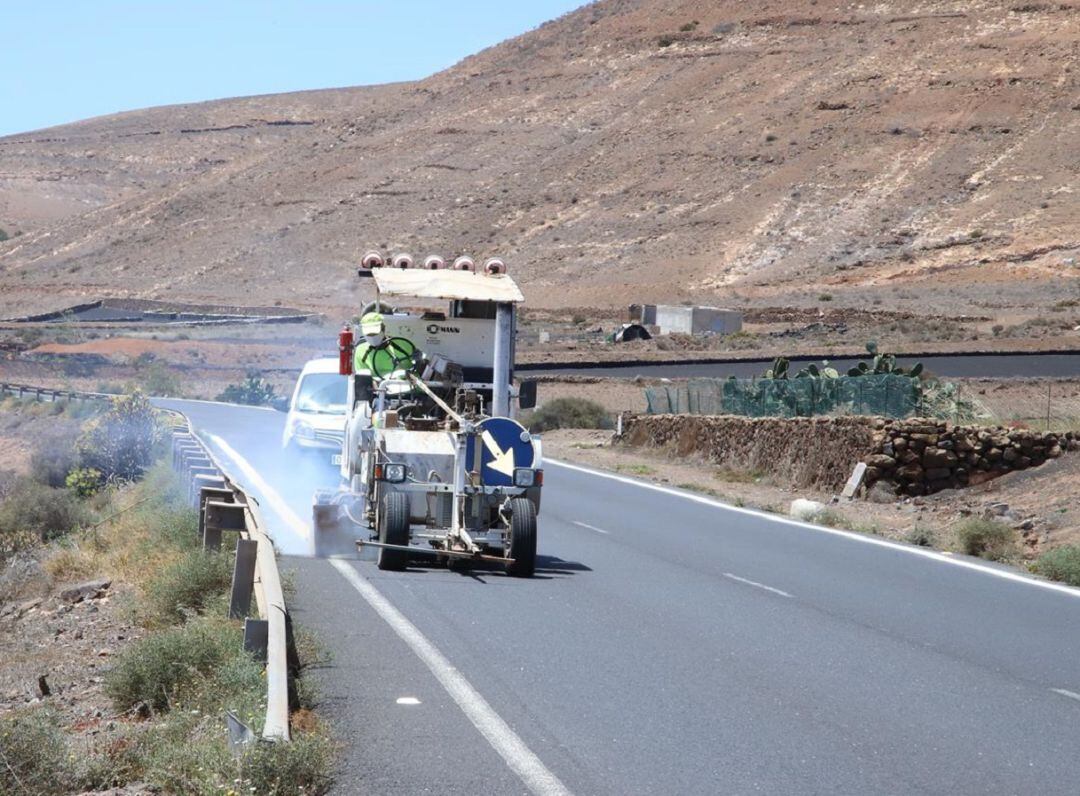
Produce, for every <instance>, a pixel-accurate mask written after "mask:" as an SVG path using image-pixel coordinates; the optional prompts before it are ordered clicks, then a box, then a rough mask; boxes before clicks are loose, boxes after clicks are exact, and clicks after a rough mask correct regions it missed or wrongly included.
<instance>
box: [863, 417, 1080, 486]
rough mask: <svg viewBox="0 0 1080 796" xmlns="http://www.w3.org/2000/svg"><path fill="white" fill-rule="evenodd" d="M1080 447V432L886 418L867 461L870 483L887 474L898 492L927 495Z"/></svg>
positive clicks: (965, 484) (1028, 465)
mask: <svg viewBox="0 0 1080 796" xmlns="http://www.w3.org/2000/svg"><path fill="white" fill-rule="evenodd" d="M1077 448H1080V435H1077V434H1076V433H1075V432H1072V431H1067V432H1062V433H1056V432H1049V433H1046V432H1041V431H1031V430H1029V429H1015V428H1005V427H1003V426H952V425H949V424H947V423H944V422H941V421H938V420H926V419H920V418H913V419H908V420H890V421H884V422H881V423H880V425H879V427H878V428H876V429H875V432H874V452H873V453H872V454H871V455H870V456H867V457H866V458H865V459H864V461H865V462H866V464H867V468H866V478H865V481H866V483H867V484H870V483H873V482H874V481H878V480H883V481H887V482H890V483H892V484H894V485H895V488H896V493H897V494H898V495H928V494H931V493H933V492H940V491H941V490H942V489H956V488H958V487H964V486H970V485H975V484H980V483H983V482H985V481H989V480H990V479H992V478H996V477H998V476H1000V475H1004V474H1005V473H1008V472H1012V471H1013V470H1026V469H1028V468H1029V467H1038V466H1039V465H1040V464H1043V463H1045V462H1046V461H1047V460H1048V459H1056V458H1057V457H1058V456H1060V455H1061V454H1062V453H1063V452H1065V451H1067V450H1076V449H1077Z"/></svg>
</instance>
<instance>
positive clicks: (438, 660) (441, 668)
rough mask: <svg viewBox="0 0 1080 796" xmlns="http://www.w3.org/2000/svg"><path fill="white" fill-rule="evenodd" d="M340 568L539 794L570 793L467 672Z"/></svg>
mask: <svg viewBox="0 0 1080 796" xmlns="http://www.w3.org/2000/svg"><path fill="white" fill-rule="evenodd" d="M330 564H331V566H333V567H334V568H335V569H336V570H337V571H338V572H340V573H341V574H342V575H344V576H345V579H346V580H347V581H349V583H351V584H352V586H353V588H355V589H356V590H357V591H358V592H360V596H361V597H363V598H364V599H365V600H366V601H367V603H368V605H370V606H371V607H372V608H374V609H375V612H376V613H377V614H379V616H381V617H382V618H383V619H384V620H385V621H386V623H387V624H388V625H390V627H391V628H393V630H394V632H395V633H397V634H398V636H399V637H400V638H401V640H402V641H404V642H405V643H406V644H408V645H409V648H410V649H411V650H412V651H413V652H414V653H416V656H417V657H418V658H419V659H420V660H422V661H423V662H424V664H425V665H426V666H427V667H428V669H430V670H431V673H432V674H433V675H435V679H436V680H438V681H439V683H440V684H441V685H442V687H443V688H445V689H446V693H448V694H449V695H450V697H451V698H452V699H453V700H454V701H455V702H456V703H457V705H458V707H460V708H461V710H462V712H463V713H464V714H465V715H466V716H467V717H468V719H469V721H471V722H472V723H473V725H474V726H475V727H476V729H477V730H479V731H480V734H481V735H483V736H484V738H486V739H487V742H488V743H489V744H491V746H492V748H493V749H494V750H495V751H496V752H498V753H499V756H500V757H502V759H503V760H505V761H506V764H507V765H508V766H510V768H511V770H513V772H514V773H515V774H517V775H518V776H519V777H521V780H522V782H524V783H525V785H526V786H527V787H528V788H529V790H530V791H532V792H533V793H534V794H537V796H555V794H569V793H570V791H569V790H568V789H567V787H566V786H565V785H563V783H562V781H561V780H559V778H558V777H557V776H555V774H554V773H553V772H552V771H550V770H549V769H548V768H547V767H546V766H545V765H544V764H543V762H541V760H540V758H539V757H537V756H536V754H534V753H533V751H532V750H531V749H529V747H527V746H526V745H525V742H524V741H522V740H521V738H520V737H518V735H517V733H515V732H514V731H513V730H512V729H510V725H508V724H507V723H506V722H505V721H503V719H502V717H501V716H499V714H498V713H496V712H495V710H494V709H493V708H492V707H491V705H489V704H488V702H487V700H486V699H484V697H483V696H481V695H480V692H479V691H477V690H476V689H475V688H473V687H472V685H471V684H470V683H469V681H468V680H466V679H465V677H464V675H462V674H461V672H459V671H458V670H457V669H456V668H455V667H454V665H453V664H452V663H450V661H448V660H447V659H446V657H445V656H444V655H443V654H442V653H441V652H439V650H438V649H437V648H436V647H435V645H434V644H432V643H431V642H430V641H428V640H427V638H426V637H425V636H424V634H423V633H421V632H420V630H419V629H418V628H417V627H416V625H414V624H413V623H412V622H410V621H409V620H408V619H406V618H405V615H404V614H402V613H401V611H399V610H398V609H397V608H395V607H394V606H393V605H392V604H391V603H390V601H389V600H387V599H386V598H385V597H383V596H382V594H380V593H379V591H378V589H376V588H375V587H374V586H372V585H371V583H369V582H368V581H367V580H366V579H365V578H363V577H362V576H361V575H360V573H358V572H357V571H356V570H355V569H353V567H352V566H350V564H349V563H348V562H346V561H343V560H341V559H338V558H335V559H331V560H330Z"/></svg>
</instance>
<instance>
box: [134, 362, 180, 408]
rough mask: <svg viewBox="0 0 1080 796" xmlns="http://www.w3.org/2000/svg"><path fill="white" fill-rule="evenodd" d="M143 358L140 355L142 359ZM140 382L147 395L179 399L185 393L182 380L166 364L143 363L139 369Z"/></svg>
mask: <svg viewBox="0 0 1080 796" xmlns="http://www.w3.org/2000/svg"><path fill="white" fill-rule="evenodd" d="M143 356H145V355H144V354H140V355H139V357H140V358H141V357H143ZM151 356H152V355H151ZM138 380H139V384H140V385H141V387H142V390H143V391H144V392H145V393H146V394H147V395H155V396H167V397H177V396H179V395H181V394H182V393H183V389H182V387H181V385H180V379H179V378H178V377H177V375H176V374H175V373H174V372H173V371H172V370H170V368H169V366H168V365H166V364H165V363H164V362H154V361H149V362H145V363H143V364H142V366H141V367H140V368H139V376H138Z"/></svg>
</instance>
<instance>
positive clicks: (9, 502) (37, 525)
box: [0, 478, 87, 542]
mask: <svg viewBox="0 0 1080 796" xmlns="http://www.w3.org/2000/svg"><path fill="white" fill-rule="evenodd" d="M86 518H87V513H86V509H85V507H84V506H83V505H82V504H81V503H80V502H79V499H78V498H77V497H76V496H75V495H74V494H73V493H72V492H69V491H68V490H66V489H56V488H54V487H51V486H45V485H44V484H39V483H38V482H37V481H34V480H32V479H30V478H21V479H19V480H17V481H16V482H15V485H14V486H13V487H12V489H11V491H10V492H9V493H8V495H7V497H6V498H4V501H3V503H0V536H10V535H16V534H19V533H20V532H23V533H28V534H32V535H33V536H34V537H35V538H37V539H38V540H40V541H42V542H45V541H48V540H50V539H54V538H56V537H57V536H60V535H62V534H64V533H66V532H68V531H70V530H72V529H73V528H77V527H78V526H79V525H81V524H83V523H84V522H85V521H86Z"/></svg>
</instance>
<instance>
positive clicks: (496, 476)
mask: <svg viewBox="0 0 1080 796" xmlns="http://www.w3.org/2000/svg"><path fill="white" fill-rule="evenodd" d="M479 430H480V435H479V436H480V480H481V481H483V483H485V484H487V485H488V486H513V485H514V468H515V467H532V465H533V461H534V460H535V456H536V454H535V451H534V450H533V444H532V437H531V436H530V435H529V432H528V431H527V430H526V429H525V427H524V426H523V425H521V424H520V423H518V422H517V421H515V420H510V419H509V418H506V417H489V418H487V419H486V420H482V421H480V425H479ZM474 459H475V457H474V455H473V448H472V447H471V446H470V447H469V450H468V452H467V454H466V456H465V468H466V469H467V470H470V471H471V470H473V469H474V466H473V465H474Z"/></svg>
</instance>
